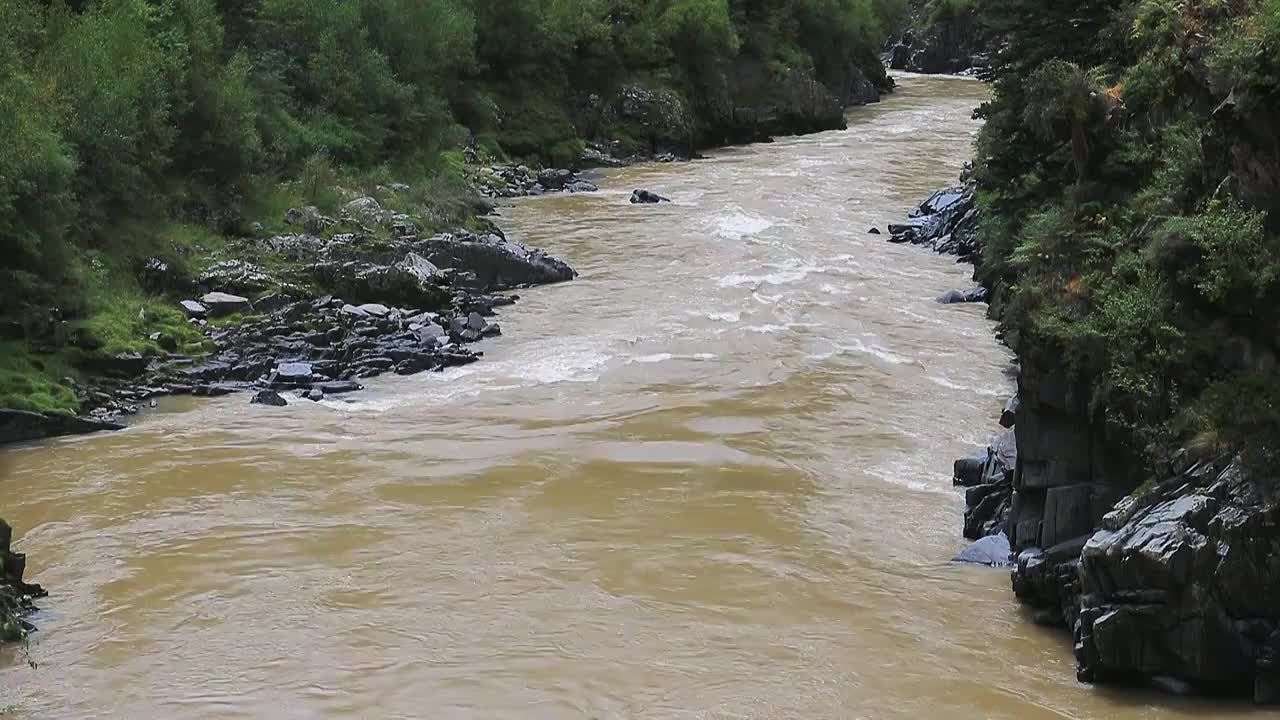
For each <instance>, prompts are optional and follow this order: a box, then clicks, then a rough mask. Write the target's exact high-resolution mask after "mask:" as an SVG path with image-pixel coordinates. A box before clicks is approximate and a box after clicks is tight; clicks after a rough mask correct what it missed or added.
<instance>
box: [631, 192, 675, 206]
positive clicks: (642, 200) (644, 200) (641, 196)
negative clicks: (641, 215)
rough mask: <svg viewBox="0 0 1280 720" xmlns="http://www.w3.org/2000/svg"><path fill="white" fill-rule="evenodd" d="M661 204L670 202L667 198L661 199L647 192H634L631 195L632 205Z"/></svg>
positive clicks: (659, 196)
mask: <svg viewBox="0 0 1280 720" xmlns="http://www.w3.org/2000/svg"><path fill="white" fill-rule="evenodd" d="M661 202H671V201H670V200H668V199H667V198H664V197H662V196H661V195H658V194H657V193H652V192H649V191H648V190H635V191H633V192H632V193H631V204H632V205H641V204H645V205H653V204H656V203H661Z"/></svg>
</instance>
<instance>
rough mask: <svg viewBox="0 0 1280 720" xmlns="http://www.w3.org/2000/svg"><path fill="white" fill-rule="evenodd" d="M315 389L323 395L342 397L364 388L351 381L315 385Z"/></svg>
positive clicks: (335, 381)
mask: <svg viewBox="0 0 1280 720" xmlns="http://www.w3.org/2000/svg"><path fill="white" fill-rule="evenodd" d="M315 389H317V390H320V391H321V392H323V393H324V394H325V395H344V394H346V393H353V392H359V391H360V390H363V389H364V386H363V385H361V384H360V383H358V382H354V381H352V380H334V381H331V382H321V383H316V384H315Z"/></svg>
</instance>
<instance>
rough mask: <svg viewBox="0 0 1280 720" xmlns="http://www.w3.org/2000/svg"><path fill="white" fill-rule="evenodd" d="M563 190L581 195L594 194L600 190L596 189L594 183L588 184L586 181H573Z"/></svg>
mask: <svg viewBox="0 0 1280 720" xmlns="http://www.w3.org/2000/svg"><path fill="white" fill-rule="evenodd" d="M565 189H566V190H568V191H569V192H571V193H583V192H595V191H597V190H599V189H600V188H598V187H596V185H595V183H592V182H588V181H586V180H575V181H573V182H571V183H569V185H568V186H567V187H566V188H565Z"/></svg>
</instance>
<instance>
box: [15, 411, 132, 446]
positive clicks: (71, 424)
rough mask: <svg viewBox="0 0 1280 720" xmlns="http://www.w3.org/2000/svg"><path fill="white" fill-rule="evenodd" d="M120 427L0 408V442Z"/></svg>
mask: <svg viewBox="0 0 1280 720" xmlns="http://www.w3.org/2000/svg"><path fill="white" fill-rule="evenodd" d="M123 429H124V426H123V425H121V424H119V423H115V422H110V421H105V420H95V419H91V418H83V417H75V416H72V415H45V414H42V413H34V412H27V411H25V410H8V409H5V408H0V445H4V444H6V443H16V442H29V441H32V440H45V439H47V438H54V437H61V436H63V435H87V434H89V433H95V432H101V431H103V430H123Z"/></svg>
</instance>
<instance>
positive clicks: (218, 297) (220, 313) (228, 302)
mask: <svg viewBox="0 0 1280 720" xmlns="http://www.w3.org/2000/svg"><path fill="white" fill-rule="evenodd" d="M200 304H201V305H203V306H204V307H205V310H206V311H207V312H208V314H209V317H212V318H216V317H225V316H227V315H231V314H234V313H238V312H247V311H249V310H252V309H253V303H251V302H249V298H247V297H242V296H240V295H232V294H230V293H225V292H211V293H208V294H206V295H205V296H204V297H202V298H200Z"/></svg>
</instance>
